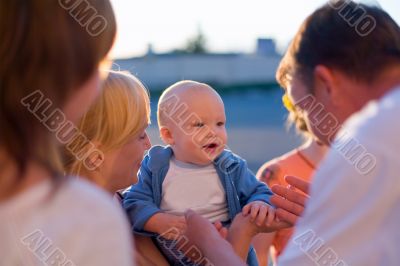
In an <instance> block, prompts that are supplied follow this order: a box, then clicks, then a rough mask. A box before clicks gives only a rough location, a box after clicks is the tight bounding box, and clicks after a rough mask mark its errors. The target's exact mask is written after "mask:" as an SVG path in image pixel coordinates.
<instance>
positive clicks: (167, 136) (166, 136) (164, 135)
mask: <svg viewBox="0 0 400 266" xmlns="http://www.w3.org/2000/svg"><path fill="white" fill-rule="evenodd" d="M160 137H161V139H162V140H163V141H164V142H165V143H166V144H168V145H172V144H174V143H175V142H174V138H173V137H172V133H171V130H169V128H168V127H166V126H162V127H161V128H160Z"/></svg>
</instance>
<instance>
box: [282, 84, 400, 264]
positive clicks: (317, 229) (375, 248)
mask: <svg viewBox="0 0 400 266" xmlns="http://www.w3.org/2000/svg"><path fill="white" fill-rule="evenodd" d="M399 115H400V88H398V89H397V90H393V91H391V92H389V93H388V94H387V95H385V97H383V98H382V99H381V100H379V101H373V102H371V103H369V104H368V105H367V106H366V107H365V108H364V109H363V110H362V111H361V112H359V113H357V114H355V115H353V116H352V117H351V118H350V119H349V120H348V121H347V122H346V124H345V126H344V128H343V129H342V131H341V132H340V133H339V135H338V138H337V139H336V141H335V142H334V143H333V146H332V149H331V151H330V152H329V154H328V156H327V158H326V159H325V161H324V163H322V165H321V166H320V169H319V171H317V173H316V175H315V176H314V179H313V182H312V186H311V194H310V196H311V197H310V200H309V202H308V203H307V207H306V210H305V213H304V216H303V218H302V219H300V220H299V222H298V225H297V226H296V230H295V234H294V235H293V237H292V239H291V240H290V241H289V244H288V246H287V248H286V249H285V251H284V253H283V255H282V256H281V257H280V258H279V260H278V265H279V266H286V265H296V266H303V265H304V266H306V265H307V266H309V265H337V266H342V265H351V266H368V265H385V266H390V265H396V266H397V265H400V230H399V224H400V155H399V152H400V119H399ZM344 136H346V137H344ZM345 139H346V141H344V140H345ZM350 140H351V141H350Z"/></svg>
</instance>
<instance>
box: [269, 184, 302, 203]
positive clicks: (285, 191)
mask: <svg viewBox="0 0 400 266" xmlns="http://www.w3.org/2000/svg"><path fill="white" fill-rule="evenodd" d="M271 190H272V192H274V193H275V194H276V195H279V196H281V197H282V198H285V199H286V200H287V201H290V202H293V203H296V204H298V205H301V206H305V204H306V202H307V200H308V198H309V197H308V196H306V195H303V194H301V193H300V192H297V191H295V190H292V189H289V188H287V187H284V186H281V185H275V186H273V187H272V188H271ZM273 197H274V196H273Z"/></svg>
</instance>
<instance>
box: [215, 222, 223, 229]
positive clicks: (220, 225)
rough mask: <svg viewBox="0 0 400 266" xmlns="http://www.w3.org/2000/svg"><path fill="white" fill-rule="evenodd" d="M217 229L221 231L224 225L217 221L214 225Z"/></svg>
mask: <svg viewBox="0 0 400 266" xmlns="http://www.w3.org/2000/svg"><path fill="white" fill-rule="evenodd" d="M214 226H215V228H216V229H217V230H218V231H219V230H221V229H222V227H223V226H222V223H221V222H220V221H217V222H215V223H214Z"/></svg>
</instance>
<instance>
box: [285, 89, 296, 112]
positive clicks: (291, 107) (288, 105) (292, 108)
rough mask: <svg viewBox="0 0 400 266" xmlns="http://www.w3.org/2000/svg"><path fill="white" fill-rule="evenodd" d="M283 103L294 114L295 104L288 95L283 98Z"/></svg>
mask: <svg viewBox="0 0 400 266" xmlns="http://www.w3.org/2000/svg"><path fill="white" fill-rule="evenodd" d="M282 103H283V106H285V108H286V109H287V110H288V111H289V112H294V111H295V110H296V109H295V106H294V104H293V103H292V101H291V100H290V99H289V96H288V95H287V94H286V93H285V94H284V95H283V96H282Z"/></svg>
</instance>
